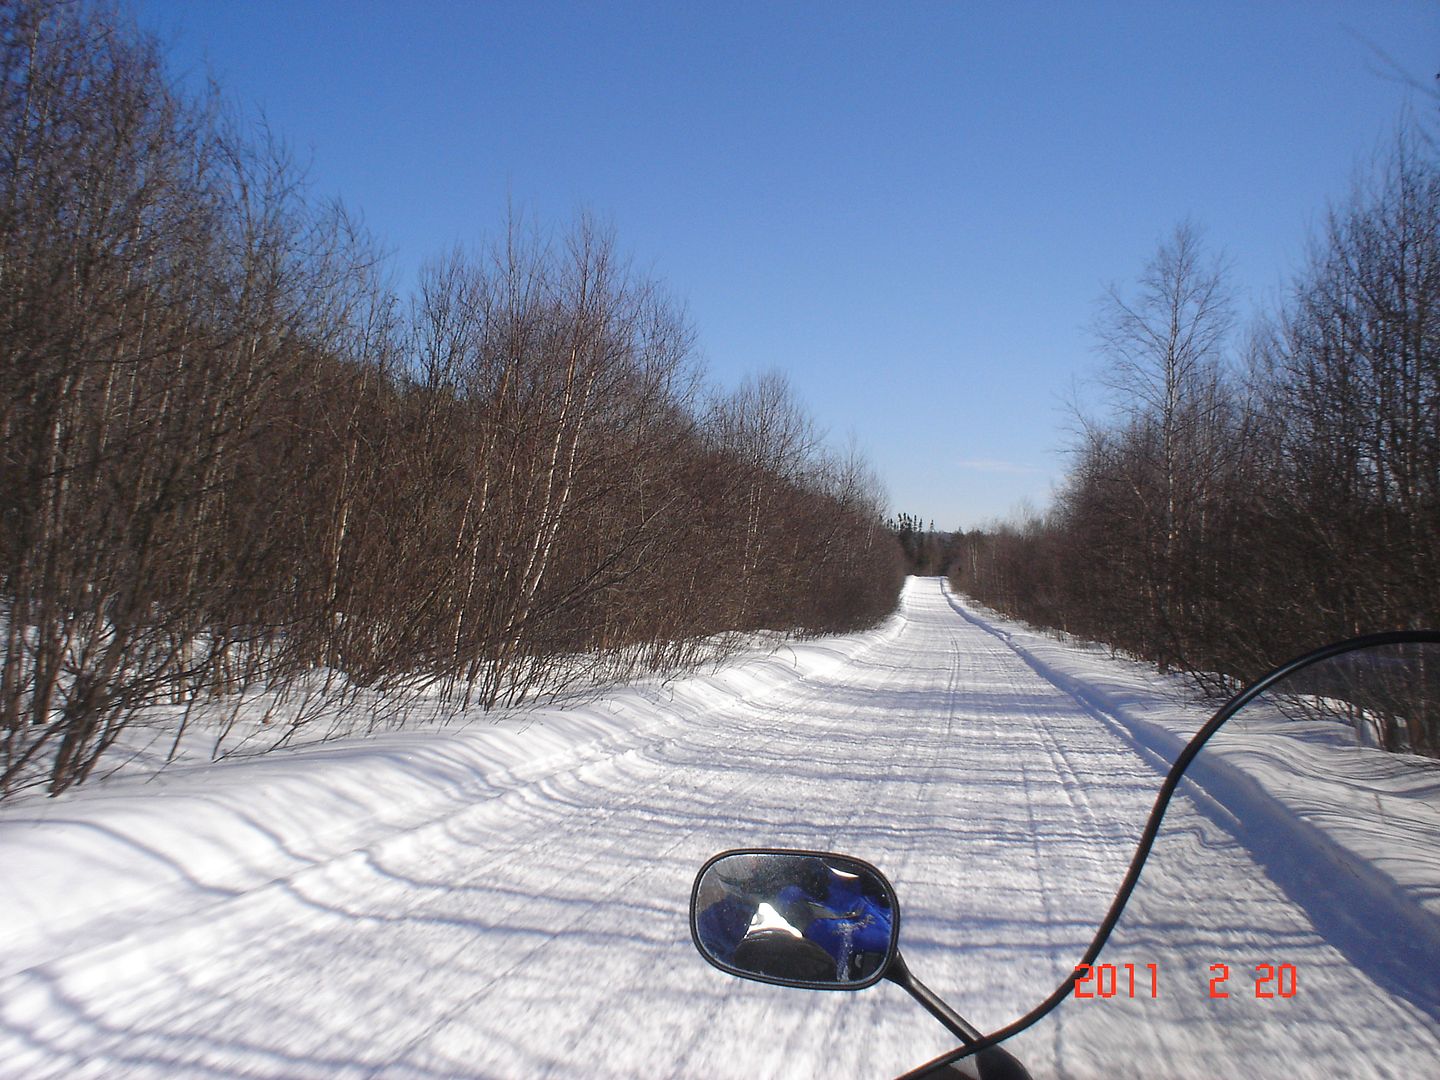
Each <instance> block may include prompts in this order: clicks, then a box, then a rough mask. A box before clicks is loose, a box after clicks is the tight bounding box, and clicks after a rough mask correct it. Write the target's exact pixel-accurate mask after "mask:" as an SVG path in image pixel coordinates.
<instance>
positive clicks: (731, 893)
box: [696, 855, 892, 986]
mask: <svg viewBox="0 0 1440 1080" xmlns="http://www.w3.org/2000/svg"><path fill="white" fill-rule="evenodd" d="M735 862H737V863H739V865H734V864H726V865H724V866H723V867H722V866H718V865H717V868H716V869H715V871H714V873H713V878H714V883H716V884H718V885H719V887H720V888H719V891H720V893H721V895H720V896H719V898H718V899H715V900H714V901H712V902H710V903H708V904H707V905H706V906H705V907H704V908H703V909H702V910H701V912H700V914H699V916H698V917H697V918H696V931H697V933H698V935H699V938H700V941H701V944H702V945H703V946H704V948H705V949H706V950H707V951H708V952H709V953H710V954H711V955H712V956H714V957H715V958H716V959H718V960H720V961H721V962H722V963H725V964H727V965H729V966H731V967H733V968H736V969H739V970H741V971H746V972H750V973H754V974H760V975H768V976H771V977H774V978H782V979H792V980H800V981H804V982H813V983H825V984H831V985H837V986H838V985H845V984H847V983H857V982H863V981H864V980H866V979H867V978H869V977H870V976H872V975H874V974H875V973H876V971H877V970H878V969H879V967H880V965H881V964H882V963H883V962H884V960H885V957H886V953H887V950H888V949H889V947H890V939H891V936H892V935H891V929H892V914H891V910H890V906H889V901H888V898H887V897H886V896H885V895H884V894H883V893H882V892H880V891H879V890H878V889H872V888H869V887H867V886H868V885H869V883H868V882H867V881H866V880H865V879H864V878H863V877H862V876H860V875H859V874H855V873H850V872H848V871H846V870H843V869H841V868H839V867H837V866H833V865H830V864H829V863H827V862H826V861H825V860H824V859H821V858H818V857H814V856H774V855H770V856H755V857H753V859H751V860H749V861H745V860H743V859H741V860H735ZM712 895H713V890H712Z"/></svg>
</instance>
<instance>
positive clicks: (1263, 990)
mask: <svg viewBox="0 0 1440 1080" xmlns="http://www.w3.org/2000/svg"><path fill="white" fill-rule="evenodd" d="M1253 970H1254V978H1253V980H1252V981H1251V989H1252V990H1253V992H1254V995H1255V997H1257V998H1262V999H1264V998H1293V997H1294V996H1295V995H1296V993H1297V992H1298V991H1299V989H1300V980H1299V974H1298V972H1297V971H1296V969H1295V965H1294V964H1256V965H1255V966H1254V969H1253ZM1230 977H1231V976H1230V965H1229V964H1211V965H1210V997H1211V998H1213V999H1216V1000H1219V999H1224V998H1228V997H1229V996H1230V993H1231V991H1230V988H1229V986H1228V985H1227V984H1228V983H1229V981H1230ZM1072 992H1073V996H1074V997H1077V998H1081V999H1085V1000H1089V999H1095V998H1116V997H1124V998H1136V997H1151V998H1158V997H1159V996H1160V965H1159V964H1143V965H1136V964H1081V965H1080V966H1078V967H1077V968H1076V969H1075V984H1074V987H1073V991H1072Z"/></svg>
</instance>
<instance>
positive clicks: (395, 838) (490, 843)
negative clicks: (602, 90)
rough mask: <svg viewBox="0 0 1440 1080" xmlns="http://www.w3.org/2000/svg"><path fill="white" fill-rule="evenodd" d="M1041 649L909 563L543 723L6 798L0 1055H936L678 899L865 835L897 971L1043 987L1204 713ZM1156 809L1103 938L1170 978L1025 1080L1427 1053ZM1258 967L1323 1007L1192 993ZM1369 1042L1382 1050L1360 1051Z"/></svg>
mask: <svg viewBox="0 0 1440 1080" xmlns="http://www.w3.org/2000/svg"><path fill="white" fill-rule="evenodd" d="M1024 633H1025V632H1023V631H1022V630H1020V628H1017V627H1013V626H1012V625H1011V624H1003V623H1001V622H999V621H998V620H995V619H994V618H993V617H991V616H989V615H988V614H986V613H983V612H981V611H979V610H977V609H972V608H970V607H968V606H967V605H966V604H965V603H964V602H963V601H961V600H959V599H958V598H955V597H953V596H951V595H950V594H949V593H948V591H947V590H946V589H945V588H944V586H943V584H942V583H941V582H940V581H939V580H938V579H911V581H910V583H909V584H908V585H907V588H906V592H905V594H904V597H903V599H902V606H901V610H900V612H899V613H897V615H896V616H895V617H894V618H892V619H891V620H890V621H889V622H888V623H887V624H886V625H885V626H883V627H881V628H879V629H877V630H874V631H870V632H867V633H865V634H859V635H851V636H849V637H845V638H836V639H825V640H822V641H820V642H815V643H809V644H805V645H799V646H796V647H795V648H794V649H786V650H781V651H779V652H777V653H774V654H771V655H769V656H766V657H757V658H754V659H752V660H748V661H745V662H742V663H739V664H737V665H734V666H733V668H731V669H727V670H725V671H722V672H720V673H719V674H716V675H713V676H708V677H696V678H693V679H687V680H682V681H680V682H678V683H675V684H672V685H671V686H669V687H654V686H650V687H638V688H636V689H633V690H622V691H617V692H615V693H614V694H612V695H610V696H609V697H608V698H607V699H605V700H603V701H601V702H598V703H594V704H591V705H589V706H585V707H583V708H580V709H577V710H571V711H560V710H554V711H551V712H549V713H546V712H542V713H540V714H539V715H538V717H534V716H532V717H531V719H529V720H525V721H523V722H522V723H523V725H525V726H528V730H524V731H517V730H515V729H514V728H513V727H511V728H506V727H478V726H477V727H476V728H473V729H471V730H467V731H462V732H459V733H433V732H431V733H421V734H413V733H410V734H407V733H401V734H396V735H387V736H381V737H378V738H376V739H373V740H367V741H366V742H365V743H363V744H360V748H359V749H349V748H347V749H344V750H339V751H337V750H330V749H327V750H321V751H318V752H297V753H294V754H290V755H285V754H273V755H270V756H268V757H266V758H263V759H257V760H255V761H244V762H227V763H223V764H221V765H218V766H212V767H209V768H206V769H195V770H190V771H184V770H182V771H179V772H177V773H175V774H174V775H171V776H168V777H167V779H166V781H165V785H164V787H163V790H162V791H156V790H153V789H146V788H138V787H135V786H133V785H131V786H127V785H126V784H124V783H120V782H117V783H114V784H111V785H106V786H103V787H98V788H95V789H93V790H89V791H84V790H82V791H80V792H76V793H74V794H73V795H71V796H67V797H66V798H64V799H61V800H55V801H53V802H45V803H39V802H22V803H19V804H17V805H15V806H14V807H10V808H6V809H5V810H0V865H4V866H5V867H6V870H5V873H6V875H7V880H6V881H3V882H0V910H4V911H5V913H6V915H5V920H6V923H7V925H5V926H4V927H3V929H0V1076H6V1077H10V1076H14V1077H47V1076H75V1077H102V1076H115V1075H133V1076H171V1075H185V1076H198V1077H207V1076H213V1077H233V1076H246V1077H328V1076H340V1077H395V1078H400V1077H416V1078H429V1077H437V1078H438V1077H449V1076H464V1077H546V1076H554V1077H559V1076H575V1075H580V1076H586V1077H600V1078H603V1077H634V1076H676V1077H692V1076H693V1077H707V1078H711V1077H718V1078H725V1077H736V1078H739V1077H757V1076H785V1077H808V1076H817V1075H826V1076H836V1077H839V1076H857V1077H859V1076H886V1075H894V1074H896V1073H899V1072H902V1071H904V1070H905V1069H907V1068H911V1067H913V1066H915V1065H917V1064H919V1063H920V1062H922V1061H924V1060H925V1059H927V1058H929V1057H932V1056H934V1055H935V1054H937V1053H940V1052H942V1051H943V1050H945V1049H948V1048H949V1047H950V1046H951V1045H953V1044H952V1043H951V1042H950V1041H949V1040H948V1038H947V1036H946V1035H945V1032H944V1031H943V1029H941V1028H940V1027H939V1025H938V1024H936V1023H935V1021H933V1020H932V1019H931V1018H930V1017H929V1016H928V1015H927V1014H925V1013H924V1012H923V1011H922V1010H920V1008H919V1007H918V1006H917V1005H915V1004H914V1003H913V1002H912V1001H911V1000H910V999H909V998H908V997H907V996H906V995H905V994H904V993H903V992H902V991H900V990H899V989H898V988H896V987H894V986H891V985H889V984H887V983H882V984H880V985H879V986H877V987H875V988H873V989H871V990H868V991H866V992H863V993H859V994H842V993H820V992H804V991H793V990H785V989H781V988H776V987H770V986H765V985H761V984H758V983H750V982H743V981H740V980H736V979H731V978H728V977H726V976H725V975H723V974H721V973H720V972H718V971H716V970H714V969H712V968H710V967H709V966H708V965H706V964H705V963H704V962H703V961H702V960H701V959H700V958H699V956H697V955H696V954H695V952H694V948H693V946H692V945H691V943H690V940H689V932H688V925H687V921H686V907H687V903H688V899H689V889H690V885H691V882H692V880H693V876H694V873H695V871H696V870H697V869H698V867H699V866H700V864H701V863H702V862H703V861H704V859H705V858H706V857H707V856H709V855H710V854H712V853H714V852H716V851H719V850H721V849H724V848H729V847H741V846H797V847H806V848H818V849H825V850H836V851H843V852H846V853H849V854H852V855H855V856H858V857H860V858H863V859H866V860H869V861H871V862H873V863H875V864H876V865H877V866H879V867H880V868H881V869H882V870H883V871H884V872H885V873H886V874H887V876H889V877H890V878H891V880H892V881H893V882H895V884H896V887H897V890H898V892H899V895H900V900H901V910H902V929H901V941H902V946H903V949H904V951H905V955H906V957H907V959H908V961H909V963H910V966H911V968H912V969H913V970H914V971H915V972H916V974H917V975H918V976H919V977H920V978H921V979H923V980H924V981H925V982H926V983H927V984H929V985H930V986H931V987H932V988H934V989H935V990H937V991H938V992H940V993H941V994H942V996H944V997H946V998H947V999H948V1000H950V1001H951V1003H952V1004H953V1005H955V1007H956V1008H957V1009H958V1010H959V1011H960V1012H961V1013H963V1014H965V1015H966V1016H967V1017H969V1018H970V1019H971V1020H972V1021H974V1022H975V1023H976V1024H977V1025H978V1026H980V1027H982V1028H986V1029H990V1028H994V1027H997V1026H999V1025H1001V1024H1003V1023H1006V1022H1008V1021H1010V1020H1012V1019H1014V1018H1015V1017H1016V1016H1018V1015H1019V1014H1021V1013H1022V1012H1024V1011H1025V1010H1026V1009H1027V1008H1029V1007H1030V1006H1031V1005H1033V1004H1034V1003H1035V1002H1036V1001H1038V1000H1040V999H1041V998H1043V997H1044V996H1045V995H1046V994H1047V993H1048V992H1050V991H1051V990H1052V989H1053V988H1054V986H1055V985H1057V984H1058V983H1059V981H1060V980H1061V979H1062V978H1063V977H1064V975H1065V974H1066V972H1067V971H1068V970H1069V967H1070V965H1071V964H1073V963H1074V961H1075V959H1076V958H1078V956H1079V955H1080V953H1081V952H1082V951H1083V949H1084V946H1085V945H1086V943H1087V942H1088V941H1089V938H1090V936H1091V934H1092V933H1093V929H1094V926H1095V924H1096V923H1097V922H1098V920H1099V918H1100V916H1101V915H1102V914H1103V912H1104V910H1105V909H1106V907H1107V906H1108V904H1109V901H1110V899H1111V896H1112V895H1113V892H1114V889H1115V887H1116V885H1117V884H1118V882H1119V880H1120V878H1121V876H1122V875H1123V872H1124V868H1125V866H1126V864H1127V863H1128V860H1129V857H1130V855H1131V852H1132V850H1133V846H1134V842H1135V839H1136V837H1137V836H1138V835H1139V831H1140V828H1141V826H1142V824H1143V820H1144V816H1145V814H1146V812H1147V811H1148V809H1149V806H1150V803H1151V801H1152V800H1153V798H1154V794H1155V791H1156V790H1157V789H1158V787H1159V784H1160V781H1161V778H1162V773H1163V768H1164V762H1163V760H1161V758H1160V756H1159V755H1158V754H1157V753H1156V752H1155V751H1154V749H1153V747H1151V748H1149V749H1147V743H1146V740H1145V739H1144V738H1141V737H1137V735H1136V734H1135V732H1137V731H1139V732H1142V734H1143V732H1144V730H1145V729H1144V725H1145V724H1147V723H1149V722H1150V720H1151V719H1155V718H1164V719H1165V721H1166V722H1167V723H1171V724H1172V725H1177V726H1178V727H1179V728H1184V727H1185V725H1187V724H1188V725H1189V726H1190V728H1191V729H1193V728H1194V727H1197V726H1198V725H1199V723H1200V722H1201V721H1202V720H1203V719H1204V716H1205V715H1206V712H1207V711H1206V710H1205V709H1203V708H1201V707H1199V706H1196V705H1193V704H1187V703H1186V702H1185V701H1183V700H1182V699H1181V698H1180V696H1179V695H1178V694H1177V693H1176V691H1175V690H1174V685H1175V684H1174V683H1173V682H1168V681H1166V680H1162V679H1159V678H1158V677H1156V676H1154V675H1147V674H1146V673H1145V672H1144V671H1143V670H1142V669H1140V668H1139V667H1138V666H1136V665H1126V664H1123V663H1120V662H1116V661H1110V660H1107V659H1105V658H1104V657H1103V656H1102V655H1100V654H1099V653H1097V652H1095V651H1093V650H1092V651H1089V652H1087V651H1085V650H1079V649H1073V648H1069V647H1066V646H1061V645H1059V644H1057V643H1054V642H1048V641H1047V639H1043V638H1040V637H1038V636H1037V635H1029V636H1028V637H1027V638H1026V641H1025V642H1022V641H1021V640H1020V639H1021V637H1022V636H1023V635H1024ZM527 747H535V748H537V749H536V750H535V752H534V753H533V755H532V756H528V757H527ZM446 754H450V755H452V757H453V762H452V764H450V765H449V766H447V765H446V764H445V759H446ZM422 759H423V760H422ZM417 760H420V761H421V764H420V765H416V764H415V762H416V761H417ZM436 760H438V761H439V763H438V764H437V763H436ZM455 763H458V764H455ZM402 764H403V765H404V767H403V768H402ZM347 770H348V771H347ZM327 777H329V778H335V777H346V778H348V779H346V780H345V784H348V785H350V786H349V787H346V786H344V785H342V784H341V783H340V781H339V780H335V779H332V780H331V781H330V784H329V786H328V787H322V786H320V785H323V784H324V783H325V778H327ZM417 777H418V779H417ZM427 777H428V778H430V781H431V782H428V783H427V782H426V779H427ZM257 780H260V781H264V782H263V783H258V784H257ZM436 780H438V781H439V782H438V783H437V782H434V781H436ZM387 794H389V795H391V796H393V798H387ZM162 796H163V797H162ZM1172 812H1173V813H1174V814H1175V818H1174V828H1173V833H1171V834H1170V835H1162V842H1161V844H1160V845H1157V856H1156V860H1155V865H1154V866H1152V867H1147V871H1146V876H1145V878H1144V879H1143V880H1142V884H1141V888H1140V890H1139V891H1138V892H1137V894H1136V897H1135V899H1134V900H1133V901H1132V909H1131V912H1129V913H1127V916H1126V919H1125V920H1123V921H1122V924H1121V927H1120V929H1119V930H1118V931H1117V935H1116V938H1115V946H1114V949H1113V950H1107V952H1106V954H1105V955H1103V956H1102V958H1101V959H1102V961H1109V962H1113V963H1117V964H1124V963H1127V962H1128V963H1133V964H1135V965H1136V966H1137V967H1138V968H1140V969H1141V970H1144V967H1145V965H1146V964H1150V963H1153V964H1156V965H1157V966H1158V968H1159V970H1160V980H1161V988H1160V994H1159V996H1158V997H1157V998H1156V999H1154V1000H1150V999H1148V997H1146V996H1144V995H1143V994H1142V996H1141V997H1139V998H1137V999H1136V1000H1133V1001H1132V1000H1128V999H1126V998H1124V997H1123V996H1122V997H1117V998H1114V999H1110V1000H1097V1001H1067V1002H1066V1003H1064V1004H1063V1005H1062V1006H1061V1007H1060V1009H1059V1011H1058V1012H1057V1013H1055V1014H1052V1016H1050V1017H1049V1018H1047V1019H1046V1020H1043V1021H1041V1022H1040V1024H1039V1025H1037V1026H1036V1027H1035V1028H1033V1029H1031V1030H1030V1031H1029V1032H1027V1033H1025V1034H1024V1035H1022V1036H1020V1037H1018V1038H1017V1039H1016V1040H1015V1041H1014V1042H1013V1043H1012V1045H1011V1048H1012V1050H1013V1051H1014V1052H1015V1053H1016V1054H1017V1056H1019V1057H1020V1058H1021V1059H1022V1060H1023V1061H1025V1062H1026V1063H1027V1065H1028V1066H1029V1067H1030V1068H1031V1070H1032V1071H1033V1072H1034V1074H1035V1076H1036V1077H1037V1080H1038V1078H1042V1077H1048V1076H1059V1077H1074V1078H1083V1077H1089V1076H1102V1075H1104V1076H1113V1075H1145V1074H1151V1075H1164V1076H1173V1077H1185V1076H1194V1077H1212V1076H1217V1075H1255V1076H1284V1077H1303V1076H1307V1075H1313V1076H1327V1077H1330V1076H1338V1075H1344V1076H1362V1075H1366V1071H1365V1070H1366V1069H1367V1068H1370V1069H1371V1074H1373V1075H1391V1074H1392V1073H1391V1072H1390V1070H1391V1069H1394V1073H1393V1074H1394V1075H1399V1074H1402V1073H1405V1072H1407V1070H1408V1073H1409V1074H1410V1075H1423V1074H1424V1073H1425V1072H1426V1071H1427V1069H1428V1067H1429V1065H1430V1064H1431V1063H1433V1061H1434V1060H1440V1039H1437V1037H1436V1031H1437V1018H1436V1017H1434V1016H1432V1015H1428V1014H1427V1013H1426V1012H1425V1011H1424V1010H1423V1009H1422V1008H1420V1007H1418V1006H1416V1005H1414V1004H1412V1002H1411V1001H1409V1000H1407V999H1405V998H1403V997H1400V998H1397V997H1394V996H1392V995H1391V994H1390V993H1388V992H1386V991H1385V990H1382V989H1381V988H1380V987H1379V986H1378V985H1376V983H1374V982H1373V981H1371V980H1368V979H1365V978H1358V979H1357V977H1356V975H1355V973H1354V971H1353V969H1352V967H1351V966H1350V965H1349V964H1348V963H1347V962H1346V961H1345V959H1344V958H1343V957H1341V956H1340V955H1339V954H1338V953H1337V952H1336V951H1335V949H1334V948H1333V947H1331V946H1330V945H1329V944H1327V942H1326V940H1325V939H1324V937H1323V936H1322V935H1320V934H1319V933H1318V932H1317V931H1316V929H1315V925H1314V922H1313V920H1312V919H1310V918H1309V917H1308V916H1307V914H1306V911H1305V909H1304V906H1303V904H1297V903H1296V902H1295V901H1294V900H1293V899H1292V898H1290V897H1287V896H1286V895H1285V893H1284V892H1283V891H1281V890H1279V889H1276V888H1270V887H1267V879H1266V876H1265V872H1264V870H1263V868H1262V866H1261V863H1260V862H1257V859H1256V856H1255V853H1253V852H1252V851H1250V850H1248V849H1247V848H1246V846H1245V845H1244V844H1243V843H1241V842H1240V841H1239V840H1237V839H1236V836H1235V835H1234V834H1233V833H1232V832H1231V831H1228V830H1227V829H1226V828H1224V827H1223V815H1219V814H1217V813H1215V812H1214V810H1213V808H1211V809H1210V810H1209V811H1208V812H1207V809H1206V808H1205V806H1204V805H1203V800H1202V801H1201V803H1189V802H1187V801H1184V800H1181V801H1177V803H1176V804H1175V808H1174V810H1173V811H1172ZM177 814H178V815H181V819H180V820H177V819H176V815H177ZM185 815H189V817H188V818H187V817H186V816H185ZM187 828H189V829H192V830H194V831H195V832H197V833H199V832H201V831H202V830H203V832H204V835H203V836H202V837H201V838H200V839H195V838H194V837H190V836H189V834H188V833H187ZM1169 832H1171V830H1170V829H1169V827H1168V826H1167V833H1169ZM187 837H188V838H187ZM231 837H234V838H235V844H236V850H237V851H241V852H243V856H244V857H243V858H239V857H237V858H235V859H232V860H231V861H230V862H227V861H226V859H225V858H224V852H225V850H226V842H227V838H231ZM67 859H68V860H72V861H73V860H79V861H81V862H82V863H83V865H84V867H85V868H88V870H89V871H90V872H88V873H87V872H84V870H82V869H81V868H77V869H76V870H75V872H74V874H73V875H72V876H69V877H67V876H66V875H65V874H64V873H63V870H64V868H65V867H66V866H67V865H69V863H67V862H66V860H67ZM1262 861H1263V860H1262ZM27 871H33V872H32V873H31V874H30V876H29V877H28V878H27V876H26V875H27ZM27 881H28V882H30V884H28V885H27V884H26V882H27ZM36 882H39V884H35V883H36ZM1277 942H1278V943H1281V944H1280V946H1278V948H1279V952H1277V945H1276V943H1277ZM1267 949H1268V950H1269V951H1268V953H1267V954H1265V955H1259V953H1260V952H1264V951H1265V950H1267ZM1282 953H1283V955H1282ZM1262 961H1269V962H1272V963H1276V964H1278V963H1290V964H1294V965H1296V967H1297V969H1298V971H1299V977H1300V981H1301V993H1299V994H1297V996H1296V997H1295V998H1293V999H1289V1000H1278V1001H1266V1002H1257V1001H1255V1000H1253V997H1251V998H1246V997H1245V996H1244V995H1242V994H1240V993H1236V994H1233V995H1232V997H1231V998H1229V999H1227V1000H1224V1001H1219V1000H1214V999H1211V998H1209V997H1208V994H1207V991H1208V987H1209V982H1208V980H1209V978H1210V970H1209V965H1210V964H1212V963H1227V964H1228V965H1229V966H1230V967H1231V969H1232V971H1233V972H1234V978H1233V980H1232V982H1231V983H1230V985H1231V987H1232V988H1236V989H1238V988H1240V987H1241V985H1242V983H1243V982H1244V979H1243V978H1242V976H1245V977H1248V973H1249V971H1250V967H1248V966H1247V965H1253V964H1254V963H1257V962H1262ZM1375 1040H1387V1042H1388V1043H1389V1044H1395V1045H1396V1046H1398V1051H1397V1054H1396V1055H1395V1056H1392V1057H1390V1058H1386V1059H1383V1060H1381V1059H1378V1058H1375V1059H1370V1058H1367V1057H1365V1056H1364V1055H1363V1051H1362V1052H1360V1053H1361V1056H1359V1057H1358V1058H1357V1050H1356V1047H1357V1046H1360V1047H1364V1046H1366V1045H1367V1044H1370V1043H1371V1042H1372V1041H1375ZM1392 1048H1393V1047H1392Z"/></svg>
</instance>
